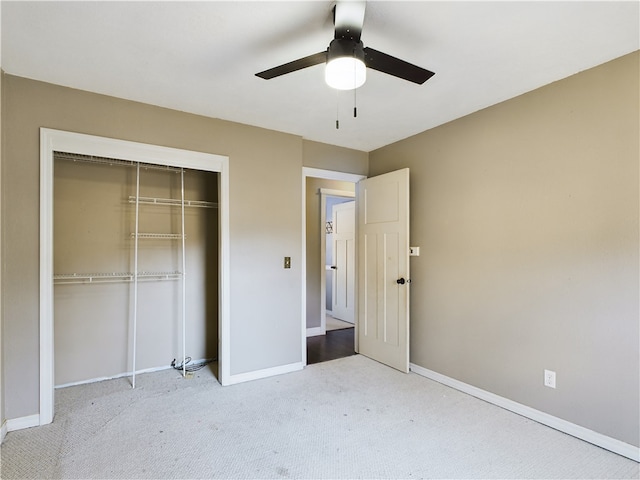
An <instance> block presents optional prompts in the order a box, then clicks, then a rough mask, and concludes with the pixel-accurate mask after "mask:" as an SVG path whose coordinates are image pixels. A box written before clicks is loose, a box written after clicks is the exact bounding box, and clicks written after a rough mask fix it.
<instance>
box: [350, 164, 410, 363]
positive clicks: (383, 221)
mask: <svg viewBox="0 0 640 480" xmlns="http://www.w3.org/2000/svg"><path fill="white" fill-rule="evenodd" d="M357 199H358V204H357V217H358V222H357V225H358V234H357V235H358V351H359V353H360V354H362V355H365V356H367V357H370V358H372V359H373V360H376V361H378V362H380V363H384V364H385V365H389V366H390V367H393V368H396V369H398V370H400V371H402V372H405V373H407V372H409V284H410V280H409V169H408V168H405V169H402V170H397V171H395V172H391V173H387V174H384V175H380V176H377V177H372V178H367V179H365V180H361V181H360V182H358V186H357Z"/></svg>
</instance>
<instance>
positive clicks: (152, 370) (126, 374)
mask: <svg viewBox="0 0 640 480" xmlns="http://www.w3.org/2000/svg"><path fill="white" fill-rule="evenodd" d="M177 360H180V359H176V361H177ZM207 360H210V359H205V358H203V359H200V360H192V361H191V362H190V363H188V364H187V365H190V364H192V363H200V362H204V361H207ZM180 361H181V362H182V360H180ZM170 368H173V367H172V366H171V365H163V366H161V367H151V368H145V369H142V370H136V375H140V374H142V373H152V372H159V371H161V370H168V369H170ZM131 375H132V372H123V373H118V374H116V375H113V376H111V377H97V378H90V379H88V380H80V381H78V382H71V383H63V384H62V385H56V386H55V387H54V388H66V387H75V386H76V385H85V384H87V383H95V382H103V381H105V380H114V379H116V378H122V377H130V376H131Z"/></svg>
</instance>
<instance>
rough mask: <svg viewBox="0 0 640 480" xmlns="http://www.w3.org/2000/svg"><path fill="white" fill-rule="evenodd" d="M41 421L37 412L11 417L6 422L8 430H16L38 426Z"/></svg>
mask: <svg viewBox="0 0 640 480" xmlns="http://www.w3.org/2000/svg"><path fill="white" fill-rule="evenodd" d="M39 425H42V424H41V423H40V415H38V414H37V413H36V414H34V415H29V416H26V417H18V418H10V419H9V420H7V422H6V426H7V432H15V431H16V430H23V429H25V428H31V427H37V426H39Z"/></svg>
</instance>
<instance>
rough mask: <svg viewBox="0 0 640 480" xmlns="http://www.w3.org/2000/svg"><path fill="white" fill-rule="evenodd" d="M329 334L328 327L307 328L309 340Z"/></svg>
mask: <svg viewBox="0 0 640 480" xmlns="http://www.w3.org/2000/svg"><path fill="white" fill-rule="evenodd" d="M326 333H327V330H326V327H325V328H323V327H322V326H320V327H311V328H307V338H308V337H317V336H319V335H325V334H326Z"/></svg>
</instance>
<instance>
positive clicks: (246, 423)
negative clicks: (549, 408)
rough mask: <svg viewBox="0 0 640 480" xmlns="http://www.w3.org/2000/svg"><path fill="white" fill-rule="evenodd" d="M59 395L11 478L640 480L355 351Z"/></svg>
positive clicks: (15, 437)
mask: <svg viewBox="0 0 640 480" xmlns="http://www.w3.org/2000/svg"><path fill="white" fill-rule="evenodd" d="M136 383H137V386H138V387H137V388H136V389H135V390H131V389H130V387H129V384H128V382H127V380H126V379H118V380H110V381H105V382H100V383H94V384H89V385H82V386H77V387H68V388H65V389H62V390H58V391H57V392H56V416H55V421H54V423H53V424H51V425H48V426H43V427H36V428H31V429H27V430H21V431H16V432H10V433H9V434H8V435H7V437H6V440H5V443H4V445H3V446H2V450H1V454H2V467H1V468H2V470H1V472H0V474H1V475H0V476H1V477H2V478H3V479H14V478H47V479H49V478H87V479H89V478H90V479H96V478H246V479H249V478H251V479H253V478H307V479H308V478H350V479H351V478H386V479H397V478H527V479H531V478H574V479H584V478H603V479H604V478H616V479H623V478H624V479H626V478H636V479H637V478H638V475H639V467H638V464H637V463H636V462H633V461H631V460H628V459H626V458H623V457H620V456H618V455H615V454H613V453H610V452H608V451H605V450H602V449H600V448H598V447H595V446H593V445H590V444H588V443H585V442H583V441H581V440H578V439H576V438H573V437H570V436H568V435H565V434H563V433H560V432H558V431H556V430H552V429H550V428H548V427H545V426H543V425H540V424H538V423H535V422H533V421H531V420H528V419H526V418H523V417H520V416H518V415H515V414H513V413H511V412H508V411H506V410H503V409H501V408H498V407H495V406H493V405H490V404H488V403H485V402H483V401H481V400H478V399H476V398H473V397H470V396H468V395H465V394H463V393H460V392H458V391H456V390H452V389H450V388H448V387H445V386H443V385H441V384H438V383H436V382H433V381H431V380H427V379H425V378H423V377H420V376H418V375H416V374H402V373H399V372H397V371H395V370H392V369H390V368H388V367H385V366H383V365H380V364H378V363H376V362H374V361H372V360H369V359H367V358H365V357H362V356H360V355H355V356H352V357H347V358H343V359H340V360H335V361H331V362H325V363H320V364H315V365H311V366H308V367H307V368H306V369H305V370H303V371H299V372H295V373H290V374H287V375H281V376H278V377H272V378H268V379H263V380H257V381H253V382H248V383H244V384H240V385H234V386H230V387H221V386H220V385H219V384H218V383H217V382H216V381H215V379H214V378H213V376H212V374H211V372H210V371H208V370H202V371H200V372H199V373H197V374H196V377H195V378H194V379H192V380H186V379H182V378H181V377H180V376H179V374H178V373H177V372H176V371H174V370H166V371H162V372H156V373H150V374H144V375H140V376H138V377H137V381H136Z"/></svg>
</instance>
